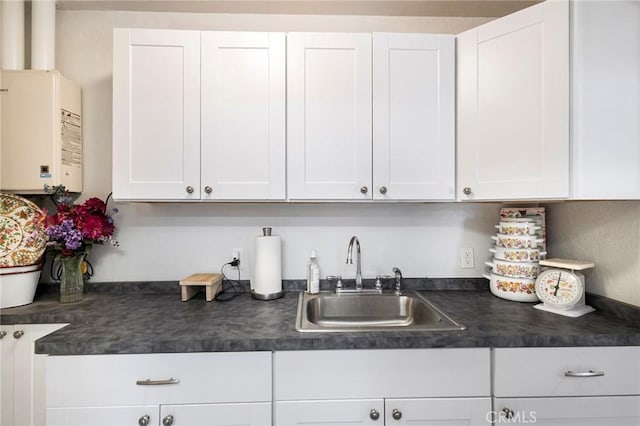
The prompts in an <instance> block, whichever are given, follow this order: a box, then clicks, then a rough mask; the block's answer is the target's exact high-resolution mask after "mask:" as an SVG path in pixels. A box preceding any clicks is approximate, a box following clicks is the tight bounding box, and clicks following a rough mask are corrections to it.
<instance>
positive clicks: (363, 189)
mask: <svg viewBox="0 0 640 426" xmlns="http://www.w3.org/2000/svg"><path fill="white" fill-rule="evenodd" d="M360 192H362V193H363V194H366V193H367V192H369V188H367V187H366V186H363V187H362V188H360Z"/></svg>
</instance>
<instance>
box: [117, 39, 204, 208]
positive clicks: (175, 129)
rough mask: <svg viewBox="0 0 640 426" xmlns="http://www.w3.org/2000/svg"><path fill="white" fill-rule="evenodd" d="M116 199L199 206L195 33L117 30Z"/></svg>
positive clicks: (198, 61)
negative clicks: (193, 201)
mask: <svg viewBox="0 0 640 426" xmlns="http://www.w3.org/2000/svg"><path fill="white" fill-rule="evenodd" d="M113 45H114V50H113V195H114V198H116V199H149V200H153V199H165V200H187V199H198V198H200V167H199V159H200V32H198V31H174V30H134V29H115V30H114V40H113Z"/></svg>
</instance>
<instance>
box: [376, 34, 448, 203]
mask: <svg viewBox="0 0 640 426" xmlns="http://www.w3.org/2000/svg"><path fill="white" fill-rule="evenodd" d="M454 178H455V39H454V36H451V35H434V34H388V33H375V34H374V35H373V198H374V199H383V200H384V199H389V200H425V199H443V200H444V199H449V200H450V199H453V198H454V197H455V192H454V185H455V184H454Z"/></svg>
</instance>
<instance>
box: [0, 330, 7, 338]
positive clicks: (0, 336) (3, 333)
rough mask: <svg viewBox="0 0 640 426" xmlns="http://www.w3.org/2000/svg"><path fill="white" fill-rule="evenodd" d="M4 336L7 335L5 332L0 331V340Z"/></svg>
mask: <svg viewBox="0 0 640 426" xmlns="http://www.w3.org/2000/svg"><path fill="white" fill-rule="evenodd" d="M6 335H7V332H6V331H4V330H2V331H0V339H2V338H3V337H4V336H6Z"/></svg>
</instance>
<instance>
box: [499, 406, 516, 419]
mask: <svg viewBox="0 0 640 426" xmlns="http://www.w3.org/2000/svg"><path fill="white" fill-rule="evenodd" d="M501 412H502V414H503V415H504V418H505V419H512V418H513V414H514V413H513V410H512V409H511V408H503V409H502V411H501Z"/></svg>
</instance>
